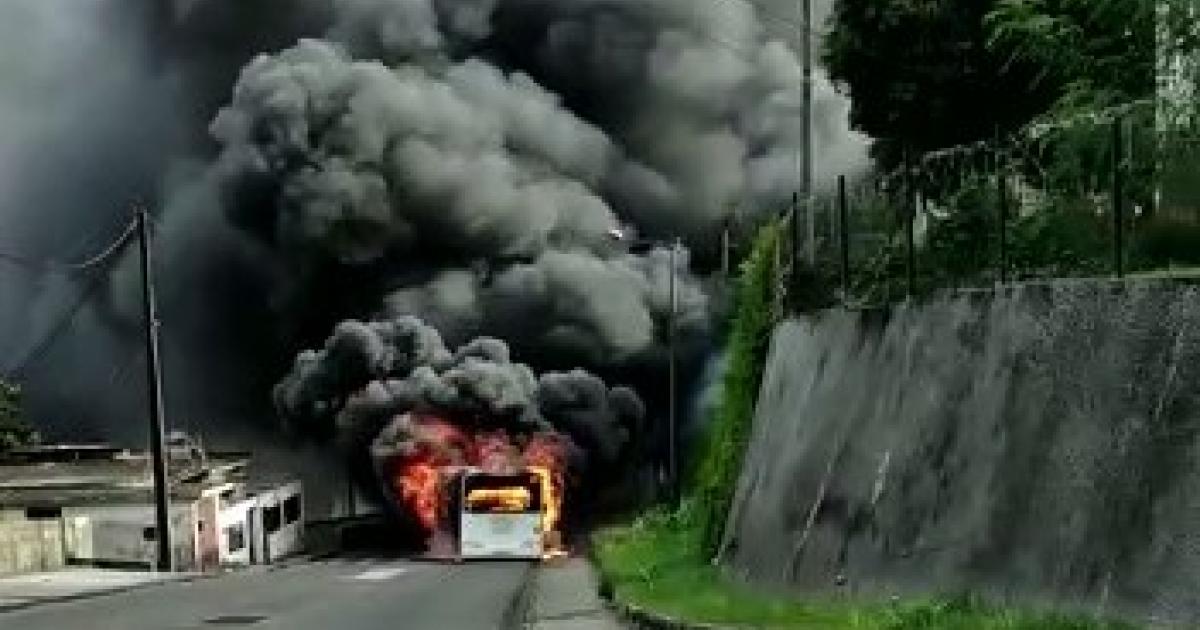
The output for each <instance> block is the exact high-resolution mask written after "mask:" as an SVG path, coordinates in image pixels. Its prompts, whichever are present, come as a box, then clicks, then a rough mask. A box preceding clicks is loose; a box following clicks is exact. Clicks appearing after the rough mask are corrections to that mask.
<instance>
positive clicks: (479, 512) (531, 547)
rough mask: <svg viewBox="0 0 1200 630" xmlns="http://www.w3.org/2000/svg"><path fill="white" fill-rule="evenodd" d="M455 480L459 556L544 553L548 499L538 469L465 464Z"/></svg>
mask: <svg viewBox="0 0 1200 630" xmlns="http://www.w3.org/2000/svg"><path fill="white" fill-rule="evenodd" d="M456 485H457V492H456V494H457V499H458V501H457V503H458V506H459V507H458V510H457V512H458V555H459V557H460V558H462V559H464V560H473V559H474V560H478V559H487V558H516V559H527V560H540V559H541V558H542V552H543V549H544V537H543V531H542V522H543V514H542V512H543V507H544V503H543V498H542V482H541V478H540V477H539V476H538V475H537V474H536V473H534V472H524V473H520V474H515V475H499V474H491V473H483V472H479V471H475V470H467V471H464V472H463V473H462V474H461V475H460V476H459V478H458V480H457V483H456Z"/></svg>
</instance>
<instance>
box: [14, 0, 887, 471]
mask: <svg viewBox="0 0 1200 630" xmlns="http://www.w3.org/2000/svg"><path fill="white" fill-rule="evenodd" d="M818 4H819V5H823V4H824V3H818ZM793 9H794V7H793V6H791V5H790V4H789V3H785V2H782V0H779V1H775V0H771V1H765V0H764V1H763V2H759V3H750V2H746V1H744V0H571V1H569V2H568V1H554V2H551V1H549V0H295V1H294V2H289V4H288V10H286V11H281V10H280V9H279V6H278V3H276V2H274V1H273V0H240V1H238V2H232V1H228V0H175V1H172V2H165V1H159V0H36V1H35V0H12V1H8V2H4V3H0V34H3V35H4V36H3V37H0V64H2V66H0V67H3V68H4V76H5V77H6V82H5V83H4V84H3V85H0V127H2V128H3V129H4V131H5V133H6V135H8V134H9V132H10V130H20V131H15V132H14V133H15V135H9V138H11V139H12V141H11V142H10V141H7V140H6V142H5V143H3V145H2V146H0V158H3V159H0V186H2V187H3V189H4V190H5V191H6V192H5V199H4V201H5V207H4V210H3V212H2V213H0V228H2V230H0V233H2V234H4V235H5V239H8V238H9V237H10V236H11V238H12V239H13V242H16V243H19V244H20V245H21V246H22V247H23V248H27V249H25V250H24V251H26V253H28V254H30V255H32V256H35V257H56V258H71V257H72V256H73V255H74V254H76V253H79V254H82V253H86V252H88V251H93V248H92V246H94V245H97V244H102V243H103V242H104V241H105V240H106V239H107V237H109V236H112V235H113V234H115V233H116V232H119V227H120V225H121V224H122V223H123V222H124V219H125V213H126V209H127V203H128V202H129V201H130V200H131V199H133V198H134V197H142V198H149V199H150V200H151V201H152V202H153V201H157V203H155V204H154V205H155V207H156V209H158V211H159V215H160V216H159V229H160V244H159V261H160V262H159V264H160V272H159V277H160V279H164V278H165V279H166V280H162V281H161V284H162V285H163V286H162V291H161V296H160V297H161V301H162V303H163V309H162V310H163V316H164V318H165V320H166V321H165V325H164V328H163V331H164V334H165V336H166V349H165V360H166V364H167V365H166V367H167V374H168V380H167V395H168V405H169V410H170V411H171V412H172V417H174V418H185V419H192V420H193V421H197V420H196V419H198V422H200V423H202V424H203V425H205V426H207V427H208V428H209V430H210V431H214V432H216V431H219V433H217V435H216V437H220V436H226V435H233V433H234V432H233V429H234V428H235V427H239V426H242V425H245V424H250V423H253V421H254V420H255V419H261V418H263V417H265V416H267V415H269V414H268V412H269V409H268V407H269V405H268V404H267V402H266V398H268V397H267V396H265V395H264V393H263V392H264V391H265V390H266V389H268V388H269V386H270V383H273V382H274V381H275V380H277V378H278V374H279V373H281V372H283V371H286V370H287V365H286V363H287V360H288V357H289V355H290V354H291V352H292V351H294V349H295V348H297V347H304V346H307V345H312V344H313V343H315V342H316V341H317V340H319V339H321V338H324V337H325V336H326V334H327V332H328V330H329V328H330V327H331V326H333V325H335V324H336V323H337V322H338V321H341V320H343V319H345V318H347V317H357V318H360V319H374V320H378V321H380V322H390V321H395V320H398V319H400V318H402V317H403V316H406V315H416V316H420V317H421V318H422V319H424V320H425V321H427V322H428V323H429V324H430V325H431V326H432V327H433V328H435V329H436V330H437V331H439V332H440V333H441V336H442V337H444V338H445V339H446V340H447V343H449V344H450V345H454V346H461V345H464V344H466V343H467V342H468V341H469V340H471V339H473V338H475V337H477V336H480V335H485V336H491V337H496V338H500V339H504V340H505V342H506V343H508V344H509V347H510V348H511V352H512V353H514V354H515V355H516V356H517V357H519V358H520V359H521V360H522V361H526V362H529V363H531V364H534V365H537V366H538V367H547V366H553V367H556V368H562V367H572V366H575V365H584V366H587V367H592V368H595V369H597V370H600V369H604V370H611V369H613V368H617V369H619V368H621V366H626V365H630V364H642V365H645V364H649V365H654V364H655V362H657V361H661V360H662V358H663V356H664V345H665V344H664V342H665V336H666V327H667V326H666V324H667V319H668V314H669V313H670V312H671V310H672V309H671V300H670V288H671V286H672V284H674V285H675V287H676V292H677V294H678V295H677V300H678V310H679V313H680V314H679V317H678V324H679V326H680V330H681V335H680V337H681V339H682V340H683V342H684V343H683V348H682V352H683V353H684V356H685V357H691V356H694V355H695V353H696V352H697V349H698V348H701V347H703V345H704V344H703V342H704V340H705V338H706V336H707V335H708V332H709V329H710V322H711V320H712V318H713V312H714V306H715V304H716V302H717V300H714V299H713V298H712V297H711V295H712V293H711V292H710V291H706V290H705V285H704V282H703V281H701V280H699V279H697V277H696V276H695V275H693V271H692V270H694V269H704V265H705V263H706V261H707V260H710V259H711V250H712V248H713V246H714V244H715V243H716V238H715V230H716V229H717V228H718V226H719V225H720V223H721V222H722V221H723V220H724V219H725V218H726V217H727V216H728V215H729V214H730V213H731V211H732V210H733V208H734V206H740V207H742V208H743V209H744V208H753V209H762V210H764V211H774V210H777V209H778V208H780V207H781V206H780V203H781V202H782V201H783V200H785V199H786V198H787V197H789V196H790V194H791V192H792V189H793V187H794V181H795V179H796V177H795V173H796V170H797V164H796V155H797V153H798V146H799V140H800V133H799V125H798V120H799V116H798V114H799V112H798V103H799V89H798V88H799V77H800V75H799V65H798V57H797V55H796V53H795V47H794V45H793V42H794V37H795V32H794V29H792V28H790V27H788V26H787V25H786V23H784V24H781V23H780V21H779V19H778V16H780V15H783V16H785V17H787V14H788V12H791V11H793ZM822 10H824V7H822ZM772 16H774V17H772ZM305 37H308V38H313V39H308V40H305V41H300V40H301V39H302V38H305ZM259 53H266V55H265V56H259V57H256V55H258V54H259ZM12 77H15V79H13V78H12ZM817 112H818V116H817V151H818V156H819V158H820V160H819V162H818V165H817V166H818V169H817V170H818V176H819V179H820V180H822V181H828V180H830V179H831V178H832V176H833V175H836V174H838V173H840V172H843V171H848V170H853V169H854V168H857V167H858V166H859V165H861V164H862V163H863V158H862V156H863V155H864V154H865V153H864V151H863V146H864V143H863V142H862V139H861V138H857V137H856V136H854V135H853V134H850V133H849V132H847V130H846V103H845V102H844V101H843V100H841V99H839V98H837V97H836V96H835V95H834V94H833V93H832V91H831V90H830V89H829V87H828V85H827V83H826V82H825V81H824V80H823V79H820V80H819V81H818V98H817ZM622 223H631V224H633V225H634V226H636V228H637V231H639V232H641V233H644V234H646V235H649V236H652V237H657V238H665V237H673V236H676V235H678V236H681V237H683V239H684V242H685V244H686V245H687V246H688V250H689V253H684V254H683V255H681V256H675V257H672V256H671V255H669V253H668V252H667V251H666V250H664V249H661V248H660V249H652V250H651V251H650V252H649V253H648V254H644V255H635V254H633V253H630V251H628V248H627V247H625V246H623V245H621V244H618V243H614V242H612V240H611V239H610V238H609V234H608V231H609V230H610V229H611V228H613V227H616V226H617V225H619V224H622ZM9 245H12V243H10V242H8V241H7V240H5V241H4V242H2V243H0V247H4V248H6V249H12V248H11V247H9ZM690 252H695V254H694V255H693V254H691V253H690ZM673 258H674V261H673V262H672V259H673ZM132 262H133V261H132V259H130V260H126V261H124V263H123V265H122V267H121V269H120V271H119V273H118V274H117V276H116V278H115V279H114V280H113V282H112V283H111V287H109V288H110V289H111V290H110V292H109V294H108V295H107V296H105V298H106V299H102V300H99V301H96V302H95V303H93V304H92V305H90V306H89V307H88V308H87V309H85V311H84V314H83V315H82V316H81V318H80V321H79V322H78V323H77V327H76V330H75V331H74V333H73V334H72V335H70V336H69V337H68V338H67V340H65V341H63V342H62V343H61V345H60V346H59V347H56V349H55V351H54V352H53V353H51V355H50V356H48V357H47V359H46V360H45V362H44V363H43V364H42V365H41V368H40V369H39V370H38V371H37V372H35V373H34V374H33V375H32V376H31V378H32V379H33V382H32V383H31V392H32V396H31V398H32V400H31V402H32V403H33V413H34V415H35V417H37V419H38V420H39V421H42V422H47V421H49V420H50V419H51V418H53V417H63V416H66V417H65V418H64V421H63V427H64V429H65V431H64V433H70V431H73V430H77V429H78V428H79V427H81V426H91V427H92V428H94V429H95V430H96V432H97V433H101V434H104V433H107V434H108V435H110V436H115V435H120V436H121V437H125V438H128V439H130V440H132V441H137V440H139V439H140V438H141V435H142V430H141V427H140V426H139V425H138V423H136V422H129V421H127V419H129V418H137V417H141V414H142V409H143V400H142V393H141V392H140V391H139V388H138V387H137V386H136V384H137V381H138V377H137V375H138V374H140V370H141V367H140V364H139V362H138V361H139V358H138V343H139V340H138V336H137V323H138V319H139V315H138V309H137V283H136V273H135V272H136V268H135V267H133V266H132V264H131V263H132ZM77 291H78V287H77V286H75V285H70V284H65V283H63V282H60V281H48V280H47V279H46V278H38V277H29V276H27V275H18V274H16V273H14V272H12V271H8V270H4V271H0V302H2V303H3V305H4V308H3V309H0V311H2V312H0V324H2V325H3V329H2V330H0V351H3V352H4V353H5V354H7V355H10V356H12V355H20V354H21V353H22V350H23V349H24V346H25V345H26V344H25V343H24V340H26V339H37V338H39V337H40V335H39V334H38V333H39V332H42V330H43V329H44V328H45V327H46V325H47V323H49V322H52V321H53V320H55V319H56V318H57V317H58V315H59V314H60V313H61V312H62V310H63V306H64V305H65V304H66V303H68V302H69V299H70V297H71V296H72V295H73V294H74V293H75V292H77ZM16 305H19V306H16ZM373 325H375V324H371V325H367V324H364V326H367V327H368V328H370V326H373ZM340 330H341V329H340V328H339V331H340ZM360 333H361V331H360ZM371 334H372V335H377V336H378V335H380V334H383V333H371ZM335 337H339V335H335ZM351 337H353V335H351ZM381 343H382V346H383V347H390V345H394V344H392V342H390V341H388V342H381ZM443 345H445V343H443ZM446 352H449V350H446ZM350 354H351V355H352V356H361V353H357V352H351V353H350ZM385 354H386V353H385ZM302 360H303V357H302ZM308 360H310V361H312V360H313V358H312V356H311V355H310V356H309V359H308ZM389 360H391V359H389ZM397 360H398V359H397ZM317 363H318V364H319V365H318V364H314V366H313V367H312V370H310V371H311V374H309V375H308V376H305V377H304V379H309V378H311V379H315V380H312V381H311V382H309V381H308V380H304V379H302V380H304V385H303V386H302V387H301V386H296V388H295V389H296V396H299V399H300V400H303V399H304V396H308V395H310V393H311V392H313V391H328V392H342V395H346V392H347V391H353V390H347V389H346V387H347V382H346V381H344V380H343V379H346V378H349V377H348V376H347V375H346V374H339V373H333V372H330V371H327V370H325V369H324V368H323V367H321V366H324V367H328V365H333V364H339V365H340V362H338V361H333V362H332V363H330V362H317ZM491 363H492V364H497V363H498V364H503V363H504V362H503V361H491ZM390 365H391V367H390V368H389V369H386V370H384V371H383V372H382V373H383V374H388V375H394V374H400V373H405V374H407V373H406V372H404V371H403V370H400V369H399V368H400V367H403V365H402V364H399V363H397V364H390ZM423 365H426V366H427V367H428V368H429V370H432V371H433V374H434V375H435V376H438V377H440V376H441V375H442V372H439V371H437V370H436V369H434V368H433V366H434V365H437V362H436V361H425V362H424V363H423ZM356 369H358V370H359V372H354V371H351V372H349V374H367V375H374V374H377V373H378V371H377V366H376V367H375V368H372V367H371V366H370V364H369V365H366V366H358V367H357V368H356ZM373 370H374V371H373ZM299 373H307V372H305V371H304V369H303V368H302V367H300V366H299V365H298V366H297V368H296V370H295V371H293V377H294V376H296V375H297V374H299ZM423 374H424V372H423ZM406 378H407V377H406ZM322 379H324V380H322ZM290 380H293V379H292V377H289V381H290ZM392 380H394V379H392V378H390V376H389V378H385V379H377V378H371V379H369V380H367V381H366V383H371V382H376V381H378V382H379V383H380V385H381V386H382V385H384V384H386V383H387V382H390V381H392ZM543 380H544V379H543ZM287 382H288V381H285V383H284V385H281V388H282V389H286V384H287ZM355 382H357V381H355ZM556 382H557V383H558V384H559V385H562V386H563V387H564V388H565V389H564V391H565V392H566V393H564V394H563V395H561V396H553V395H551V394H550V393H548V392H550V391H551V389H550V388H551V387H552V386H550V385H544V384H542V383H540V382H539V384H538V386H537V388H536V389H535V390H534V392H533V394H532V395H534V396H535V397H536V398H538V399H539V401H540V402H539V405H538V408H539V410H541V409H542V408H543V407H545V406H546V405H551V406H553V407H554V408H555V409H574V408H573V407H571V405H570V404H568V402H570V401H588V402H587V403H586V404H585V403H584V402H579V403H578V404H579V405H582V406H581V407H579V409H580V410H579V411H570V412H566V411H564V412H563V413H561V414H559V417H561V418H565V420H562V422H567V423H568V424H570V423H572V422H575V423H578V424H580V425H581V426H589V427H590V426H605V422H604V421H597V420H594V419H588V420H586V421H585V420H571V418H587V417H589V414H591V413H592V412H591V411H586V410H591V409H594V408H595V404H597V403H596V401H599V400H600V399H601V398H603V397H602V396H600V395H599V394H598V392H599V391H600V387H599V386H598V385H597V384H596V382H593V381H589V380H588V379H587V378H582V380H581V379H569V378H566V377H560V379H559V381H556ZM564 383H572V384H573V385H572V386H571V387H566V386H565V385H563V384H564ZM585 383H590V384H585ZM322 388H324V389H322ZM385 389H386V388H385ZM422 391H424V390H422ZM373 393H377V392H373ZM401 393H403V392H401ZM527 393H528V392H527ZM568 393H569V394H570V395H567V394H568ZM397 395H399V394H396V393H395V392H392V391H390V390H388V391H387V396H397ZM335 398H336V397H335ZM385 399H386V397H384V398H381V399H380V400H385ZM331 400H332V399H329V398H324V397H317V398H315V399H314V400H313V402H312V404H313V405H318V404H325V405H333V403H335V402H342V403H345V401H337V400H332V402H331ZM607 400H608V404H609V405H610V406H611V407H612V409H614V410H615V409H632V408H634V407H638V406H639V405H635V404H634V403H632V402H630V401H629V400H628V397H627V396H626V395H625V394H613V395H612V396H609V397H608V398H607ZM385 402H386V400H385ZM356 404H357V403H356ZM333 406H335V407H336V405H333ZM385 406H386V405H385ZM309 411H311V412H312V413H313V414H315V416H317V417H324V415H323V414H324V413H325V411H323V410H321V409H316V408H313V409H311V410H309ZM604 413H610V412H604ZM611 413H616V415H617V416H620V417H627V416H630V414H626V413H625V412H620V413H617V412H616V411H613V412H611ZM602 415H603V414H602ZM632 415H640V414H632ZM606 417H613V416H611V414H610V415H609V416H606ZM330 426H331V427H333V428H331V429H329V430H331V431H333V430H334V429H335V428H336V423H335V424H333V425H330ZM621 426H622V427H625V430H627V431H631V432H636V431H637V430H638V429H637V427H634V426H633V425H629V424H628V423H626V424H621ZM630 427H633V428H630ZM610 429H612V427H609V429H606V430H604V431H599V432H597V433H596V434H595V435H592V436H590V437H588V434H589V431H587V430H579V431H576V433H577V434H578V435H577V436H576V437H577V439H578V440H579V441H580V442H581V443H585V442H586V443H587V444H588V445H589V446H588V447H589V448H592V449H595V450H596V451H597V452H609V451H611V450H612V449H611V447H610V446H608V445H609V444H611V443H616V442H620V440H619V439H614V438H612V437H611V436H613V435H618V434H619V433H620V431H615V430H610ZM210 435H213V433H210Z"/></svg>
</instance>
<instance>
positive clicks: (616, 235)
mask: <svg viewBox="0 0 1200 630" xmlns="http://www.w3.org/2000/svg"><path fill="white" fill-rule="evenodd" d="M608 237H609V238H611V239H613V240H614V241H622V242H626V243H629V244H630V245H631V246H638V245H641V246H650V247H658V248H661V247H662V246H663V245H665V243H664V242H662V241H653V240H642V239H636V238H633V237H632V236H631V235H630V232H628V231H626V230H625V229H624V228H622V227H614V228H612V229H610V230H608ZM667 255H668V264H669V267H670V268H669V269H668V273H669V274H670V277H669V278H668V279H667V287H668V288H667V292H668V295H669V297H668V299H669V300H670V307H669V311H668V313H667V470H666V474H667V486H668V488H667V492H668V493H669V495H670V496H669V497H668V499H669V501H670V502H671V504H672V505H676V504H678V502H679V498H680V495H681V494H682V492H681V491H680V485H681V484H680V483H679V430H678V429H679V427H678V418H677V410H676V407H677V405H676V400H675V399H676V393H677V392H676V390H677V382H678V380H679V379H678V375H677V373H676V372H677V346H678V343H677V340H678V320H679V287H678V285H677V280H676V275H678V273H677V272H678V266H679V263H680V258H681V257H682V255H683V239H681V238H679V237H675V239H674V240H673V241H671V243H670V249H669V250H668V254H667ZM658 463H659V464H661V462H658ZM661 470H662V469H661V468H659V471H661ZM660 474H661V472H660Z"/></svg>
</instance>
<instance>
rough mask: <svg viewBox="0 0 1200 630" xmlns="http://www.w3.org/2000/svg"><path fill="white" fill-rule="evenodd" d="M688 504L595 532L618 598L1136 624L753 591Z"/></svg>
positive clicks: (817, 618)
mask: <svg viewBox="0 0 1200 630" xmlns="http://www.w3.org/2000/svg"><path fill="white" fill-rule="evenodd" d="M691 511H692V510H690V509H685V510H683V511H682V512H681V514H679V515H667V514H663V513H656V514H651V515H649V516H646V517H643V518H641V519H639V520H638V521H636V522H635V523H633V524H632V525H629V526H624V527H616V528H610V529H608V530H605V531H602V532H600V533H598V534H597V535H596V537H595V545H594V553H595V557H596V560H597V564H598V566H599V568H600V572H601V575H602V576H603V581H604V583H605V584H606V585H607V586H606V587H607V588H609V589H610V590H611V593H612V595H613V597H614V598H616V599H617V600H618V601H620V602H623V603H626V604H632V605H635V606H638V607H640V608H643V609H647V610H650V611H654V612H656V613H660V614H664V615H667V616H670V617H673V618H676V619H683V620H687V621H692V622H702V623H711V624H717V625H723V626H730V627H747V628H768V629H797V630H801V629H802V630H817V629H820V630H935V629H936V630H1126V629H1131V628H1133V626H1129V625H1125V624H1120V623H1116V622H1097V621H1094V620H1091V619H1087V618H1078V617H1068V616H1063V615H1052V614H1042V613H1032V612H1022V611H1014V610H1005V609H996V608H992V607H990V606H988V605H986V604H985V603H983V602H982V601H980V600H979V599H978V598H973V597H969V596H962V597H957V598H949V599H939V600H931V601H908V602H900V603H895V604H873V603H866V604H863V603H853V602H848V601H820V600H815V599H802V598H799V597H787V596H775V595H768V594H764V593H762V592H759V591H756V590H755V589H754V588H753V587H751V586H748V585H745V584H741V583H739V582H737V581H735V580H733V579H731V578H729V577H727V576H725V575H724V574H723V573H722V572H721V570H720V569H718V568H716V567H713V566H712V565H711V564H710V563H708V562H706V561H704V559H703V557H702V554H701V553H700V552H698V550H699V549H701V542H702V539H703V535H702V529H701V528H700V527H699V526H698V524H697V522H696V518H695V517H694V516H691V515H689V513H690V512H691Z"/></svg>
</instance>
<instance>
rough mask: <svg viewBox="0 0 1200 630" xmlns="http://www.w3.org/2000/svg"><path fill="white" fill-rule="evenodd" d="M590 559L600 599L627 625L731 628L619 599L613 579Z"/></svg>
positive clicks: (656, 629) (670, 629)
mask: <svg viewBox="0 0 1200 630" xmlns="http://www.w3.org/2000/svg"><path fill="white" fill-rule="evenodd" d="M590 560H591V562H592V566H593V567H595V569H596V576H597V578H598V581H599V591H600V601H602V602H604V605H605V606H607V607H608V609H609V610H611V611H612V612H613V614H615V615H616V616H617V618H618V619H620V620H621V621H623V622H625V623H626V624H627V625H629V626H631V627H633V628H637V629H638V630H730V629H729V628H727V627H726V626H718V625H714V624H709V623H697V622H692V621H684V620H682V619H675V618H674V617H670V616H668V615H664V614H661V613H657V612H654V611H651V610H647V609H645V608H642V607H641V606H635V605H633V604H627V603H625V602H622V601H619V600H618V599H617V597H616V592H615V590H614V589H613V585H612V580H611V579H609V577H608V575H607V574H605V573H604V571H602V570H601V569H600V565H599V563H598V562H596V559H595V558H594V557H592V558H590Z"/></svg>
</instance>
